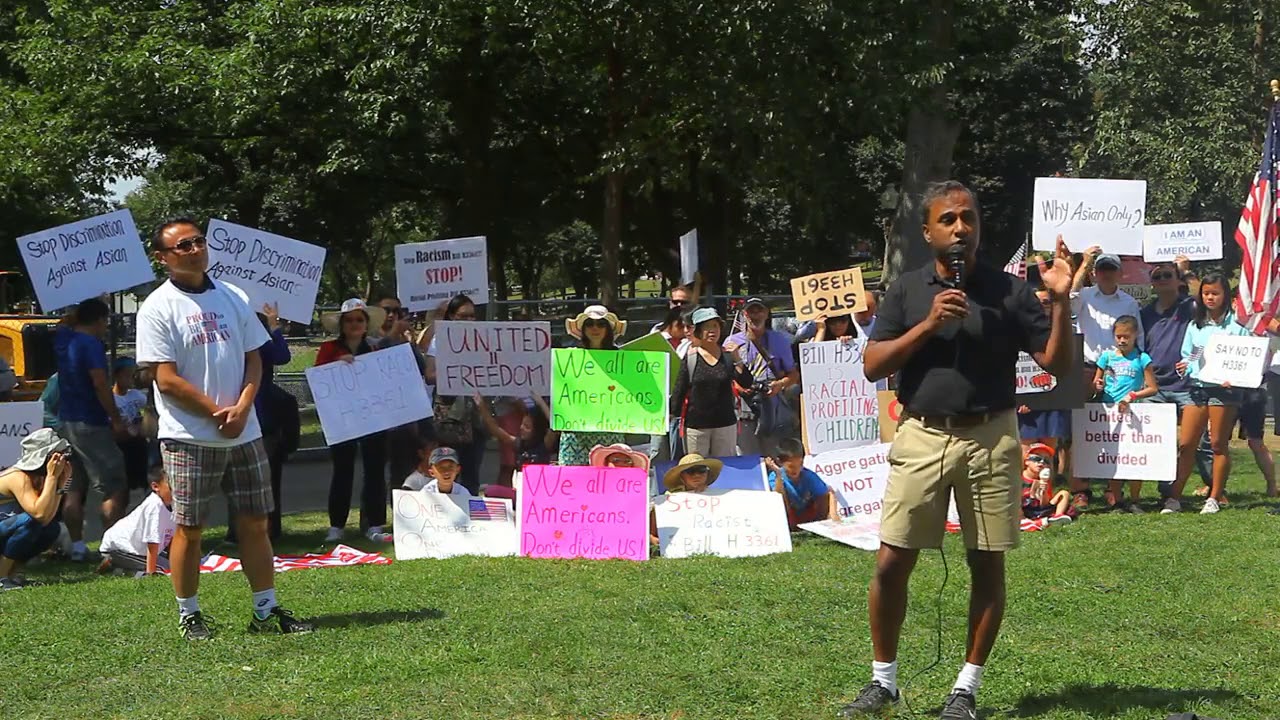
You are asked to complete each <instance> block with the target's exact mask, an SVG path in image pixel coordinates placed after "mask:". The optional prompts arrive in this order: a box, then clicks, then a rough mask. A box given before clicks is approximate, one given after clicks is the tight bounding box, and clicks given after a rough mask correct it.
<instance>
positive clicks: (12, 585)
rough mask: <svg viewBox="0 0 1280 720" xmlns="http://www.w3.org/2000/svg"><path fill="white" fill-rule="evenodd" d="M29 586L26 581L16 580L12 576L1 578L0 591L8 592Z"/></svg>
mask: <svg viewBox="0 0 1280 720" xmlns="http://www.w3.org/2000/svg"><path fill="white" fill-rule="evenodd" d="M26 586H27V584H26V583H23V582H19V581H17V580H14V579H13V578H11V577H2V578H0V592H8V591H10V590H21V589H23V588H25V587H26Z"/></svg>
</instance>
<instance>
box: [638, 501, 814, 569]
mask: <svg viewBox="0 0 1280 720" xmlns="http://www.w3.org/2000/svg"><path fill="white" fill-rule="evenodd" d="M653 514H654V519H655V521H656V522H657V525H658V546H659V549H660V550H661V552H662V557H664V558H687V557H692V556H694V555H716V556H719V557H726V558H740V557H759V556H761V555H773V554H775V553H785V552H791V533H790V531H789V530H788V529H787V510H786V508H785V507H784V506H783V504H782V495H781V494H779V493H776V492H760V491H756V490H714V489H713V490H708V491H706V492H704V493H691V492H680V493H671V494H669V495H665V496H663V497H662V498H661V499H660V500H659V501H658V503H657V504H656V505H655V506H654V513H653Z"/></svg>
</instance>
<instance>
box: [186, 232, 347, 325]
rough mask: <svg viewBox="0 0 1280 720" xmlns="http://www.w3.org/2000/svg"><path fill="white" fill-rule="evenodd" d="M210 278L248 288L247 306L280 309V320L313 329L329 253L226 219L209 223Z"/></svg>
mask: <svg viewBox="0 0 1280 720" xmlns="http://www.w3.org/2000/svg"><path fill="white" fill-rule="evenodd" d="M206 234H207V235H208V240H209V277H211V278H213V279H214V280H222V281H225V282H229V283H231V284H232V285H235V286H236V287H238V288H240V289H241V290H244V292H245V294H246V295H248V296H249V307H251V308H253V309H254V310H255V311H258V310H261V309H262V306H263V305H279V308H278V310H279V312H280V317H282V318H284V319H286V320H293V321H295V322H299V323H302V324H304V325H310V324H311V320H312V313H313V312H314V310H315V307H316V292H317V291H319V290H320V275H321V274H322V273H323V272H324V257H325V249H324V248H322V247H319V246H317V245H311V244H310V243H304V242H302V241H300V240H294V239H292V238H287V237H285V236H283V235H275V234H273V233H269V232H266V231H264V230H257V229H254V228H251V227H245V226H244V225H236V224H235V223H229V222H227V221H226V220H210V221H209V229H208V230H207V231H206Z"/></svg>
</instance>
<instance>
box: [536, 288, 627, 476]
mask: <svg viewBox="0 0 1280 720" xmlns="http://www.w3.org/2000/svg"><path fill="white" fill-rule="evenodd" d="M564 327H565V330H567V331H568V332H569V334H570V335H572V336H573V337H574V338H577V340H578V343H579V345H578V346H579V347H581V348H583V349H586V350H609V351H616V350H617V349H618V346H617V340H618V338H619V337H621V336H622V335H623V334H624V333H626V331H627V321H626V320H620V319H618V316H617V315H616V314H614V313H613V312H611V311H610V310H609V309H608V308H606V307H605V306H603V305H592V306H590V307H588V308H587V309H586V310H583V311H582V312H581V313H579V314H578V315H577V316H575V317H571V318H569V319H567V320H565V321H564ZM553 400H554V399H553ZM553 405H554V402H553ZM623 442H626V437H625V436H624V435H622V434H621V433H612V432H576V431H565V432H562V433H560V457H559V460H560V464H561V465H590V464H591V448H593V447H595V446H597V445H615V444H618V443H623Z"/></svg>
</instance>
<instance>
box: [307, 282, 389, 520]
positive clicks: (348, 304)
mask: <svg viewBox="0 0 1280 720" xmlns="http://www.w3.org/2000/svg"><path fill="white" fill-rule="evenodd" d="M385 319H386V318H385V317H384V316H383V310H382V308H380V307H378V306H376V305H375V306H369V305H366V304H365V302H364V300H361V299H360V298H351V299H350V300H346V301H344V302H343V303H342V307H341V308H340V309H339V310H338V312H329V313H325V314H324V315H322V316H321V317H320V324H321V325H323V326H324V329H325V331H326V332H329V333H335V334H337V337H336V338H334V339H332V340H326V341H325V342H324V343H323V344H321V345H320V349H319V350H317V351H316V366H317V367H319V366H321V365H327V364H329V363H331V362H348V363H349V362H353V361H354V360H355V359H356V356H357V355H365V354H367V353H371V352H373V346H372V345H371V344H370V342H369V328H371V327H373V328H379V327H382V321H383V320H385ZM386 442H387V440H386V433H383V432H375V433H370V434H369V435H365V436H364V437H361V438H357V439H355V440H348V441H346V442H340V443H338V444H337V445H334V446H333V447H331V448H329V452H330V453H331V454H332V456H333V476H332V479H331V480H330V481H329V533H328V534H327V535H326V536H325V542H327V543H335V542H339V541H341V540H342V532H343V528H345V527H346V524H347V515H348V514H349V513H350V512H351V489H352V487H353V486H354V485H355V474H356V450H357V449H358V450H359V451H360V459H361V461H362V465H363V467H364V486H363V487H362V488H361V490H360V529H361V530H362V531H364V533H365V535H366V536H367V537H368V538H369V539H370V540H372V541H374V542H391V534H390V533H386V532H383V531H382V528H383V526H385V525H386V524H387V484H386V478H385V476H384V472H385V470H384V466H385V464H386V454H385V453H386Z"/></svg>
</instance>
